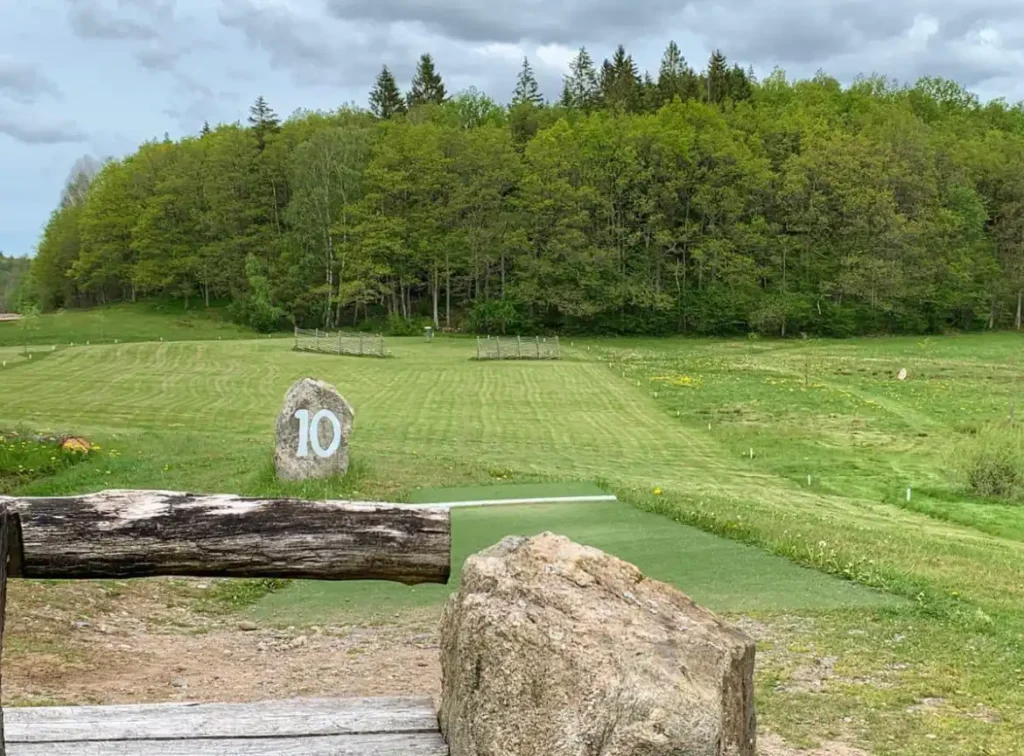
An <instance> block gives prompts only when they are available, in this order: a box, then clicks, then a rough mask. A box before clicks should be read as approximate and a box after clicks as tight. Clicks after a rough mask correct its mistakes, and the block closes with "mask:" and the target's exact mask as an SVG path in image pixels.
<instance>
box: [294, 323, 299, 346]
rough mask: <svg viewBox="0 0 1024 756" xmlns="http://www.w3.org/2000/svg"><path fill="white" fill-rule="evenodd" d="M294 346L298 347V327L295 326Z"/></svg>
mask: <svg viewBox="0 0 1024 756" xmlns="http://www.w3.org/2000/svg"><path fill="white" fill-rule="evenodd" d="M295 348H296V349H298V348H299V327H298V326H295Z"/></svg>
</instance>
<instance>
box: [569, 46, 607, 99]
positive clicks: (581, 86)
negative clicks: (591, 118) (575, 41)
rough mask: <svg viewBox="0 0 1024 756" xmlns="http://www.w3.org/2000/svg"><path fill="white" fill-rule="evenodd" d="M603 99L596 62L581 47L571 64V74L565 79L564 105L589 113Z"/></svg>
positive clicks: (585, 49)
mask: <svg viewBox="0 0 1024 756" xmlns="http://www.w3.org/2000/svg"><path fill="white" fill-rule="evenodd" d="M600 97H601V90H600V87H599V86H598V81H597V71H596V70H595V68H594V61H593V60H592V59H591V57H590V53H588V52H587V48H585V47H581V48H580V49H579V51H578V52H577V53H576V55H575V56H574V57H573V59H572V60H571V61H570V62H569V74H568V75H567V76H566V77H565V78H564V87H563V90H562V105H563V106H564V107H566V108H572V109H575V110H583V111H589V110H592V109H593V108H595V107H597V104H598V102H599V100H600Z"/></svg>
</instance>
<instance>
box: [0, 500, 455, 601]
mask: <svg viewBox="0 0 1024 756" xmlns="http://www.w3.org/2000/svg"><path fill="white" fill-rule="evenodd" d="M5 501H6V502H7V503H8V504H10V506H11V509H12V511H13V512H14V513H16V515H17V520H18V521H19V522H20V531H21V533H20V535H21V538H20V544H17V547H18V548H16V549H15V555H14V556H15V558H14V560H13V563H12V569H11V575H12V576H13V577H26V578H43V579H94V578H134V577H155V576H161V575H167V576H174V575H177V576H193V577H238V578H243V577H244V578H304V579H315V580H394V581H397V582H400V583H406V584H408V585H414V584H417V583H446V582H447V581H448V576H449V574H450V571H451V515H450V514H449V513H448V512H447V511H445V510H443V509H439V508H427V509H414V508H409V507H399V506H396V505H393V504H374V503H369V502H348V501H303V500H301V499H246V498H241V497H238V496H233V495H230V494H211V495H199V494H190V493H176V492H173V491H103V492H101V493H95V494H88V495H85V496H70V497H51V498H17V499H14V498H9V497H0V504H3V503H4V502H5Z"/></svg>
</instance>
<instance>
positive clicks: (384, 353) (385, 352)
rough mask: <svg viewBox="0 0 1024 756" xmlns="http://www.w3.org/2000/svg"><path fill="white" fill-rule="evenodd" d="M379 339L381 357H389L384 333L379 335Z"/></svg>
mask: <svg viewBox="0 0 1024 756" xmlns="http://www.w3.org/2000/svg"><path fill="white" fill-rule="evenodd" d="M377 338H378V339H380V356H381V357H387V356H388V353H387V351H386V350H385V349H384V334H383V333H378V334H377Z"/></svg>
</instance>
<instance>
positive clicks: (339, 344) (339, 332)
mask: <svg viewBox="0 0 1024 756" xmlns="http://www.w3.org/2000/svg"><path fill="white" fill-rule="evenodd" d="M341 339H342V333H341V331H338V354H345V348H344V346H343V344H342V340H341Z"/></svg>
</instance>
